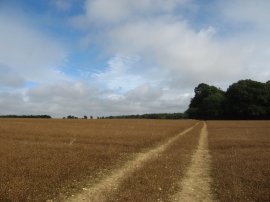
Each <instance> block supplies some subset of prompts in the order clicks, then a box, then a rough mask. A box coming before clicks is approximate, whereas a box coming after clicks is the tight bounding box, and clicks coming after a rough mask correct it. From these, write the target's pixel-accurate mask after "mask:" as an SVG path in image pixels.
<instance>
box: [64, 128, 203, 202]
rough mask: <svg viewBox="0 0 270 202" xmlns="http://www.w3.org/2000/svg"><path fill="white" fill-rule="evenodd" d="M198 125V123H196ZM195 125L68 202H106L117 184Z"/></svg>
mask: <svg viewBox="0 0 270 202" xmlns="http://www.w3.org/2000/svg"><path fill="white" fill-rule="evenodd" d="M197 124H198V123H197ZM197 124H195V125H194V126H193V127H191V128H188V129H186V130H184V131H183V132H181V133H179V134H178V135H176V136H174V137H173V138H170V139H169V140H168V141H167V142H165V143H164V144H162V145H160V146H158V147H156V148H154V149H152V150H150V151H148V152H146V153H140V154H138V155H137V156H136V157H135V158H134V159H133V160H131V161H128V162H127V163H126V164H125V165H124V166H123V167H121V168H119V169H118V170H115V171H113V173H112V174H111V175H109V176H107V177H105V178H104V179H103V180H101V181H100V182H99V183H97V184H95V185H94V186H93V187H89V188H86V189H84V191H83V192H82V193H80V194H78V195H76V196H74V197H72V198H69V199H68V200H67V201H69V202H79V201H91V202H102V201H106V199H107V197H109V196H110V194H112V193H113V192H114V190H116V189H117V187H118V186H119V184H120V183H121V182H122V181H123V179H124V178H125V177H126V176H128V175H130V174H131V173H133V172H135V171H136V170H137V169H139V168H141V167H142V166H143V165H144V164H145V163H146V162H147V161H149V160H150V159H151V160H152V159H155V158H157V157H158V155H159V154H160V153H162V152H163V151H164V150H165V149H166V148H167V147H169V146H170V145H171V144H172V143H173V142H174V141H176V140H177V139H178V138H179V137H180V136H182V135H184V134H186V133H187V132H189V131H191V130H192V129H193V128H194V127H195V126H196V125H197Z"/></svg>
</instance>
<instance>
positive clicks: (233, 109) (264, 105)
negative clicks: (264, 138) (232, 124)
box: [226, 79, 270, 119]
mask: <svg viewBox="0 0 270 202" xmlns="http://www.w3.org/2000/svg"><path fill="white" fill-rule="evenodd" d="M269 89H270V88H269V82H267V83H261V82H258V81H253V80H250V79H248V80H240V81H238V82H237V83H234V84H232V85H231V86H230V87H229V88H228V90H227V92H226V97H227V115H228V116H229V117H230V118H236V119H262V118H267V117H269V105H270V95H269V94H270V90H269Z"/></svg>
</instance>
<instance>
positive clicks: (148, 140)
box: [0, 119, 194, 201]
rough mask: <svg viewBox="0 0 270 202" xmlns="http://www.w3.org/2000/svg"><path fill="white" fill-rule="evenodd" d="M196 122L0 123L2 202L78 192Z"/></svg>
mask: <svg viewBox="0 0 270 202" xmlns="http://www.w3.org/2000/svg"><path fill="white" fill-rule="evenodd" d="M193 123H194V121H154V120H53V119H47V120H45V119H44V120H40V119H39V120H38V119H35V120H33V119H1V120H0V140H1V141H0V161H1V165H0V179H1V181H0V201H15V200H16V201H45V200H47V199H54V198H56V199H61V198H62V197H65V196H69V195H71V194H73V193H76V192H77V191H78V190H80V189H81V188H82V187H84V186H85V184H86V183H89V182H93V183H94V182H95V181H97V180H98V179H99V178H102V176H103V175H106V173H108V172H109V171H110V170H112V169H113V168H114V167H117V166H120V165H121V164H122V163H123V162H125V161H126V160H127V159H130V158H132V156H133V154H134V153H137V152H142V151H144V150H147V149H148V148H151V147H153V146H155V145H157V144H160V143H161V142H163V141H164V140H166V139H168V138H169V137H171V136H173V135H175V134H177V133H178V132H179V131H181V130H183V129H184V128H187V127H189V126H191V125H193Z"/></svg>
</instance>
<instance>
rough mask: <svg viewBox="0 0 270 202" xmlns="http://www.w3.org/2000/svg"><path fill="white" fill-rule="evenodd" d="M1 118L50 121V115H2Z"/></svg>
mask: <svg viewBox="0 0 270 202" xmlns="http://www.w3.org/2000/svg"><path fill="white" fill-rule="evenodd" d="M0 118H34V119H37V118H38V119H50V118H52V117H51V116H49V115H0Z"/></svg>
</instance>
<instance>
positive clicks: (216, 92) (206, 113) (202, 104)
mask: <svg viewBox="0 0 270 202" xmlns="http://www.w3.org/2000/svg"><path fill="white" fill-rule="evenodd" d="M194 92H195V96H194V98H192V99H191V102H190V105H189V109H188V110H187V111H186V113H187V115H188V116H189V117H190V118H200V119H220V118H221V117H223V115H224V110H223V109H224V104H225V93H224V92H223V91H222V90H221V89H219V88H217V87H215V86H210V85H207V84H204V83H201V84H199V85H198V86H197V87H196V88H195V90H194Z"/></svg>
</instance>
